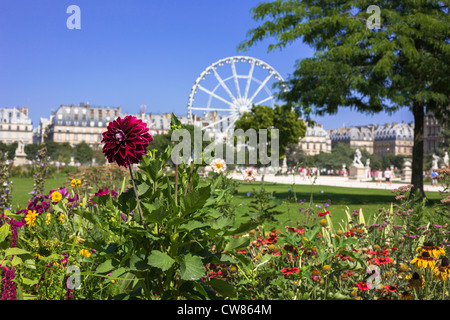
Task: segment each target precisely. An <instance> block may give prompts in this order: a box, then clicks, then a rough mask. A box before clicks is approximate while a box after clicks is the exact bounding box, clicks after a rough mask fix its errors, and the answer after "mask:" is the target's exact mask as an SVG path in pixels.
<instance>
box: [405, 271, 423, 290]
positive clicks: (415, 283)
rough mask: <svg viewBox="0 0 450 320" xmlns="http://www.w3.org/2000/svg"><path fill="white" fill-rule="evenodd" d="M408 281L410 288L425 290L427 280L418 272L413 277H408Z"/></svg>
mask: <svg viewBox="0 0 450 320" xmlns="http://www.w3.org/2000/svg"><path fill="white" fill-rule="evenodd" d="M406 279H408V280H409V282H408V286H409V287H410V288H412V289H416V290H418V289H421V288H422V289H423V288H424V287H425V279H424V277H423V276H421V275H419V274H418V273H417V272H414V274H413V275H412V276H411V275H409V276H406Z"/></svg>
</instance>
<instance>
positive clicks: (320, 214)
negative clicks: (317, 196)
mask: <svg viewBox="0 0 450 320" xmlns="http://www.w3.org/2000/svg"><path fill="white" fill-rule="evenodd" d="M329 213H330V211H328V210H327V211H324V212H319V213H318V216H319V217H323V216H326V215H327V214H329Z"/></svg>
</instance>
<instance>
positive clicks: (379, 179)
mask: <svg viewBox="0 0 450 320" xmlns="http://www.w3.org/2000/svg"><path fill="white" fill-rule="evenodd" d="M376 175H377V184H382V180H383V171H382V170H381V169H378V170H377V172H376Z"/></svg>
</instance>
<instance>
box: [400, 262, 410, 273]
mask: <svg viewBox="0 0 450 320" xmlns="http://www.w3.org/2000/svg"><path fill="white" fill-rule="evenodd" d="M400 271H401V272H406V271H408V266H407V265H406V264H404V263H400Z"/></svg>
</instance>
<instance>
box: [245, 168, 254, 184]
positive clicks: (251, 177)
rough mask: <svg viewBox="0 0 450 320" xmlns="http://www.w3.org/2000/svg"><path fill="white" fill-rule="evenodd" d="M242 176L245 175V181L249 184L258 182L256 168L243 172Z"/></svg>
mask: <svg viewBox="0 0 450 320" xmlns="http://www.w3.org/2000/svg"><path fill="white" fill-rule="evenodd" d="M242 174H243V175H244V180H245V181H247V182H253V181H255V180H256V176H257V172H256V169H255V168H247V169H245V170H244V171H242Z"/></svg>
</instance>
